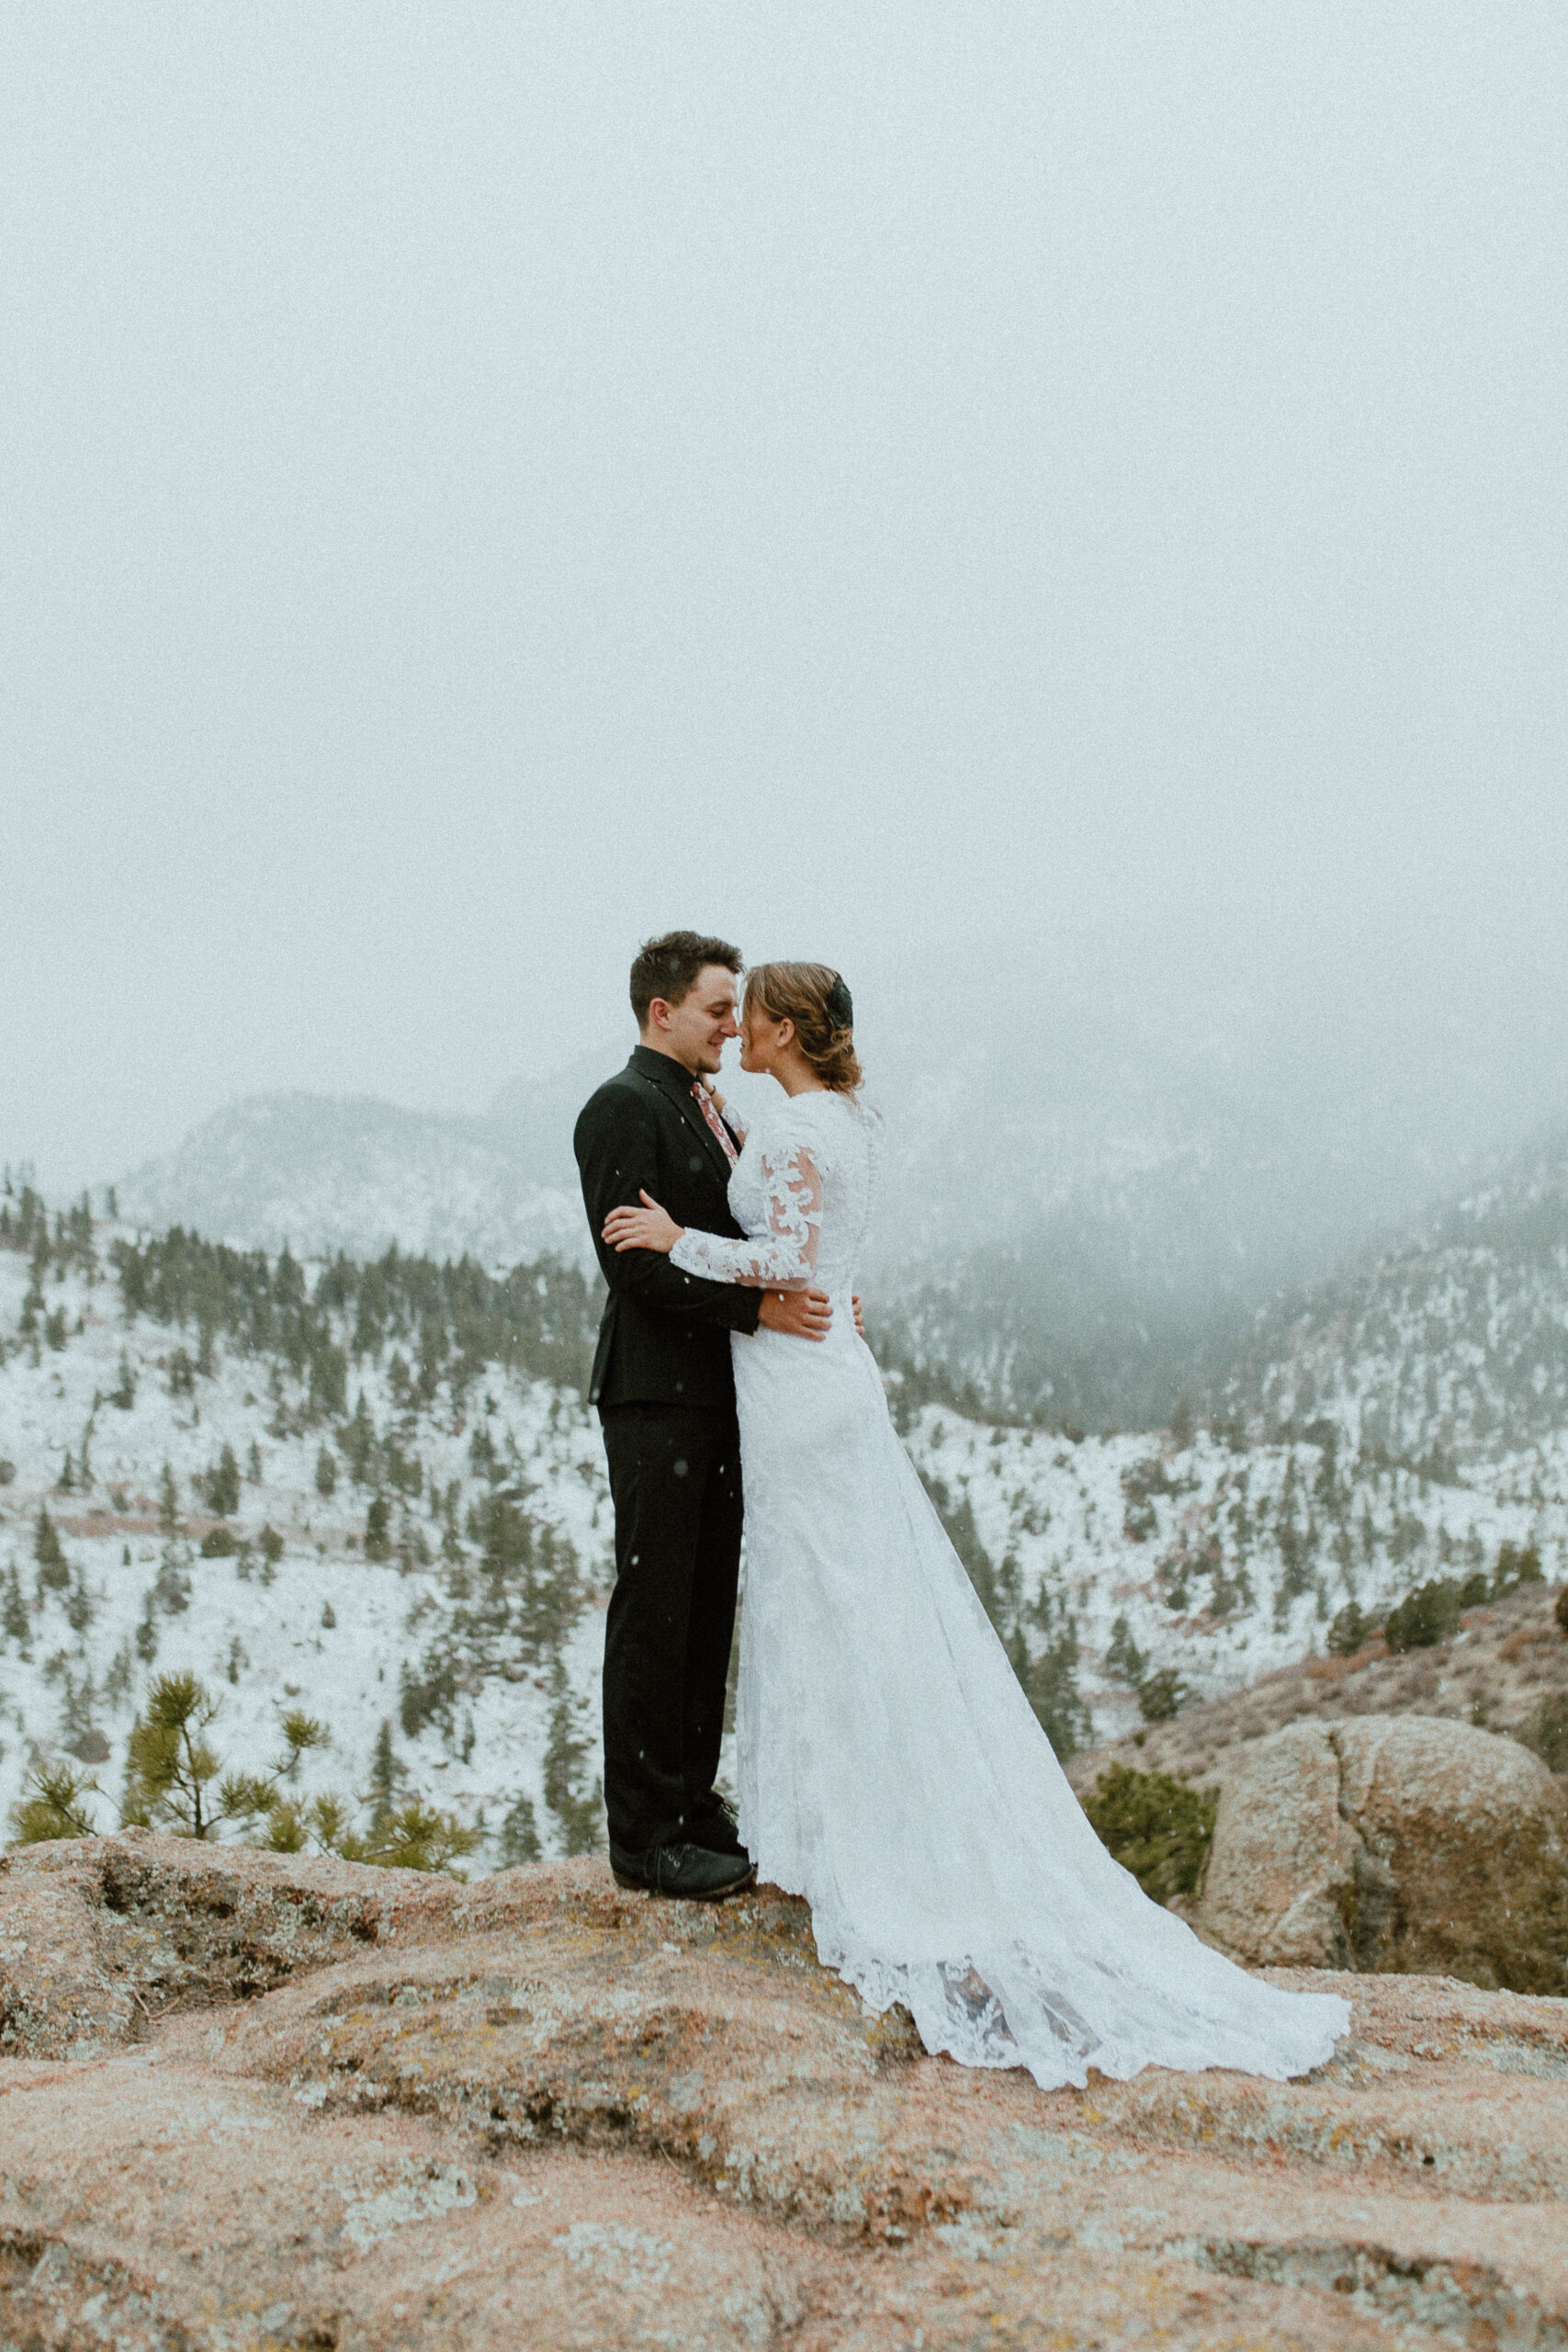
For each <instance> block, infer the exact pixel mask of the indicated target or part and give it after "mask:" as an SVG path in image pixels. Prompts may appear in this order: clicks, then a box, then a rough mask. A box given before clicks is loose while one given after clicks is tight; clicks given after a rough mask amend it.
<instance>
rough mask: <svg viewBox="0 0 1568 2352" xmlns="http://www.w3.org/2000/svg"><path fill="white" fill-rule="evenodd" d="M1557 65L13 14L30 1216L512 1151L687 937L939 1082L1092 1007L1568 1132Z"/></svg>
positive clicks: (7, 199) (1139, 40) (1117, 39)
mask: <svg viewBox="0 0 1568 2352" xmlns="http://www.w3.org/2000/svg"><path fill="white" fill-rule="evenodd" d="M1565 62H1568V24H1565V21H1564V18H1563V17H1562V12H1561V11H1560V10H1557V9H1552V8H1548V7H1546V6H1530V5H1529V4H1528V0H1519V5H1517V6H1512V7H1510V8H1507V9H1506V10H1501V11H1499V10H1496V9H1491V8H1485V7H1483V6H1451V5H1446V0H1426V5H1423V6H1419V7H1416V6H1397V5H1391V6H1385V7H1382V8H1380V9H1378V10H1375V11H1366V10H1361V9H1356V8H1352V7H1350V6H1279V7H1274V8H1269V9H1266V10H1265V9H1258V8H1257V7H1256V6H1221V5H1213V6H1206V7H1204V8H1202V9H1201V10H1193V9H1191V8H1190V7H1179V6H1160V5H1156V6H1140V7H1138V8H1136V9H1134V8H1131V7H1122V6H1077V7H1071V8H1069V7H1060V6H1039V5H1032V6H985V5H975V0H971V5H969V6H965V7H964V8H963V9H933V8H926V7H919V6H900V7H897V8H894V7H891V6H888V7H880V6H863V7H860V8H857V9H854V10H849V11H846V10H843V9H841V8H828V7H822V6H795V7H792V8H790V9H788V10H787V11H786V10H779V9H763V8H760V7H755V6H722V7H721V6H689V5H687V6H668V7H663V8H659V9H649V8H647V7H643V6H611V5H599V0H594V5H590V6H582V5H577V6H558V7H543V6H491V7H477V6H469V7H464V6H443V7H441V8H430V7H421V8H412V7H404V6H395V5H391V4H390V0H377V5H376V6H360V5H346V0H345V4H344V5H337V6H331V7H328V8H324V9H323V8H321V7H320V6H309V7H307V6H277V5H274V6H268V7H267V8H266V9H265V10H256V9H246V10H241V9H196V10H193V9H189V8H185V7H180V8H173V7H160V6H153V5H149V0H138V5H136V6H82V7H79V8H74V9H72V10H68V11H67V10H58V9H51V10H28V11H24V10H19V9H13V10H11V11H9V12H8V13H7V15H6V17H5V20H4V28H3V31H0V184H3V188H4V205H5V212H6V224H7V226H6V237H5V240H4V251H3V254H0V301H3V304H4V313H5V318H6V333H5V335H4V338H3V339H0V384H3V390H0V400H3V402H4V416H3V430H0V478H3V498H4V511H5V517H6V521H5V527H4V531H3V533H0V632H3V644H0V674H3V676H4V680H5V688H6V691H5V695H4V698H3V701H4V707H3V709H0V794H3V796H4V809H3V831H0V842H3V846H4V856H5V871H6V894H5V920H4V925H3V929H0V1156H4V1157H6V1158H9V1159H13V1160H15V1159H29V1160H31V1161H32V1162H34V1163H35V1165H36V1167H37V1169H38V1171H39V1177H40V1180H41V1181H42V1182H44V1183H45V1184H46V1185H49V1186H50V1187H51V1188H53V1189H55V1190H63V1189H64V1188H66V1187H68V1186H76V1185H79V1184H81V1183H83V1182H86V1181H88V1180H94V1181H97V1180H100V1179H103V1178H105V1177H107V1176H110V1175H113V1174H115V1173H117V1172H118V1170H122V1169H124V1168H126V1167H128V1166H129V1165H130V1164H131V1163H132V1162H133V1161H135V1160H136V1159H140V1158H142V1157H143V1156H145V1155H148V1154H150V1153H153V1152H156V1151H159V1150H162V1149H164V1148H166V1147H167V1146H169V1145H170V1144H172V1143H173V1142H174V1141H175V1139H176V1138H177V1136H179V1135H180V1134H181V1132H182V1131H183V1130H184V1129H185V1128H186V1126H188V1125H190V1124H191V1123H192V1122H194V1121H195V1120H197V1119H198V1118H200V1117H202V1116H203V1115H204V1114H207V1113H208V1112H209V1111H210V1110H212V1109H213V1108H214V1107H215V1106H217V1105H218V1104H219V1103H222V1102H224V1101H226V1100H231V1099H233V1098H236V1097H239V1096H242V1095H245V1094H249V1093H252V1092H254V1091H262V1090H268V1089H276V1088H285V1087H304V1088H309V1089H314V1090H321V1091H345V1092H346V1091H352V1092H357V1093H370V1094H376V1095H380V1096H384V1097H386V1098H387V1099H389V1100H390V1101H393V1102H396V1103H403V1104H407V1105H410V1106H412V1107H416V1108H427V1109H437V1110H446V1111H477V1110H479V1109H482V1108H483V1107H484V1106H485V1105H486V1104H487V1103H489V1102H490V1100H491V1097H492V1096H493V1095H494V1094H495V1093H496V1091H497V1090H498V1089H500V1088H501V1087H502V1085H503V1084H504V1083H505V1082H506V1081H507V1080H511V1079H513V1078H514V1077H516V1076H519V1075H522V1076H525V1077H527V1076H538V1075H542V1074H544V1073H547V1072H548V1071H549V1070H550V1069H552V1068H554V1067H556V1066H558V1065H560V1064H562V1063H565V1062H568V1061H570V1060H572V1059H573V1058H575V1057H581V1056H582V1055H584V1054H585V1053H589V1052H591V1051H596V1050H598V1048H599V1047H600V1046H601V1045H604V1046H606V1048H607V1049H608V1047H609V1046H610V1042H611V1041H613V1040H615V1039H616V1038H618V1037H620V1036H621V1035H623V1033H624V1032H625V1030H626V1014H625V1011H624V988H625V973H626V964H627V961H628V959H629V956H630V955H631V953H632V951H633V949H634V948H635V946H636V944H637V941H638V940H639V938H641V937H642V936H643V935H645V934H646V933H649V932H650V931H652V930H655V929H662V928H664V927H666V926H668V925H671V924H673V923H678V922H690V923H694V924H698V925H701V926H702V927H703V928H705V929H706V928H714V929H716V930H718V931H720V932H723V933H727V934H728V935H729V936H731V937H733V938H735V939H736V940H737V941H738V942H739V944H741V946H742V947H743V948H744V949H745V951H746V952H747V954H748V955H749V956H752V957H757V956H764V955H770V954H779V953H784V954H790V953H795V954H806V955H811V956H822V957H825V958H827V959H829V960H830V961H832V962H833V963H835V964H837V965H839V966H840V967H841V968H842V969H843V970H844V971H845V972H846V973H847V974H848V975H849V977H850V978H851V980H852V984H853V986H854V988H855V990H856V994H857V998H858V1000H859V1001H860V1004H861V1006H862V1008H863V1013H864V1023H865V1028H866V1034H867V1037H868V1041H869V1040H872V1039H874V1040H877V1041H878V1042H885V1043H886V1050H887V1051H888V1053H889V1054H890V1055H896V1057H897V1059H898V1061H899V1063H900V1066H901V1067H904V1068H908V1067H909V1066H910V1065H919V1064H920V1063H921V1062H922V1061H925V1060H928V1059H929V1062H930V1064H931V1069H933V1071H935V1072H937V1073H938V1074H940V1073H941V1071H942V1070H944V1069H951V1068H953V1066H954V1065H955V1064H973V1065H976V1066H985V1067H996V1068H998V1069H1005V1068H1006V1067H1008V1066H1009V1064H1010V1062H1012V1061H1018V1060H1021V1061H1023V1062H1027V1061H1028V1058H1029V1056H1030V1054H1031V1052H1032V1049H1033V1046H1034V1045H1035V1044H1037V1043H1038V1040H1039V1038H1040V1036H1041V1035H1042V1034H1043V1033H1044V1032H1048V1031H1051V1030H1052V1028H1053V1024H1056V1025H1057V1026H1059V1025H1061V1024H1062V1023H1068V1024H1072V1023H1079V1024H1081V1023H1083V1021H1084V1020H1085V1018H1086V1012H1085V1009H1086V1008H1098V1009H1099V1011H1100V1013H1101V1015H1102V1016H1103V1018H1104V1021H1105V1024H1106V1037H1107V1046H1106V1050H1107V1051H1108V1052H1110V1051H1113V1050H1114V1051H1120V1050H1122V1048H1123V1047H1124V1046H1126V1044H1127V1041H1128V1040H1132V1041H1133V1044H1134V1048H1135V1046H1136V1042H1137V1040H1139V1039H1140V1038H1147V1039H1149V1040H1152V1041H1154V1044H1155V1045H1156V1046H1159V1048H1160V1049H1161V1050H1164V1049H1166V1048H1167V1047H1168V1046H1171V1045H1172V1043H1173V1041H1174V1044H1175V1045H1176V1046H1179V1048H1180V1049H1181V1051H1182V1052H1183V1053H1185V1054H1187V1055H1189V1056H1191V1055H1194V1054H1197V1055H1201V1054H1202V1053H1206V1052H1213V1054H1216V1055H1218V1056H1220V1057H1227V1056H1228V1057H1230V1058H1231V1060H1232V1061H1233V1062H1235V1060H1236V1059H1237V1057H1239V1059H1240V1061H1241V1063H1242V1064H1243V1065H1244V1066H1245V1067H1247V1068H1248V1069H1251V1068H1256V1070H1257V1072H1258V1086H1259V1089H1260V1091H1261V1090H1266V1089H1278V1087H1279V1086H1280V1084H1281V1083H1286V1084H1290V1085H1297V1086H1299V1087H1300V1088H1301V1089H1302V1090H1303V1091H1309V1090H1311V1089H1313V1088H1320V1087H1323V1086H1324V1085H1325V1084H1329V1083H1330V1080H1331V1077H1332V1072H1333V1070H1334V1069H1335V1067H1336V1065H1337V1064H1340V1063H1344V1064H1354V1066H1355V1068H1356V1069H1357V1071H1358V1072H1359V1078H1358V1081H1357V1083H1358V1085H1359V1087H1360V1089H1361V1091H1362V1093H1363V1095H1364V1094H1366V1093H1368V1092H1369V1091H1371V1092H1375V1091H1377V1089H1378V1084H1379V1078H1378V1073H1379V1068H1380V1060H1382V1059H1386V1062H1387V1065H1388V1068H1389V1070H1390V1072H1391V1073H1392V1074H1393V1076H1392V1079H1391V1084H1390V1087H1389V1088H1388V1089H1387V1090H1385V1092H1386V1099H1387V1101H1388V1102H1389V1103H1391V1104H1395V1105H1396V1104H1397V1103H1398V1102H1400V1101H1403V1100H1404V1098H1405V1096H1411V1097H1414V1096H1416V1095H1418V1096H1419V1097H1420V1100H1421V1102H1422V1103H1423V1104H1424V1105H1425V1106H1426V1108H1425V1109H1424V1110H1423V1112H1422V1114H1421V1115H1422V1117H1423V1118H1426V1119H1427V1121H1428V1125H1430V1127H1431V1129H1432V1131H1433V1132H1438V1131H1440V1130H1442V1128H1443V1126H1444V1123H1445V1122H1448V1123H1449V1124H1450V1125H1451V1127H1452V1130H1453V1133H1454V1136H1455V1139H1456V1143H1457V1141H1459V1140H1461V1139H1463V1138H1467V1137H1471V1136H1476V1135H1480V1134H1483V1132H1485V1131H1486V1130H1487V1129H1488V1128H1489V1127H1491V1126H1494V1125H1496V1124H1497V1123H1498V1122H1499V1121H1501V1122H1502V1123H1503V1124H1505V1125H1506V1124H1507V1122H1508V1121H1509V1120H1510V1119H1511V1118H1512V1117H1513V1116H1514V1115H1515V1114H1517V1116H1518V1118H1519V1119H1520V1120H1521V1121H1523V1120H1524V1119H1525V1118H1526V1117H1527V1116H1534V1115H1536V1114H1538V1113H1539V1112H1540V1111H1542V1110H1545V1109H1551V1108H1552V1107H1553V1106H1554V1105H1557V1106H1561V1105H1562V1103H1563V1101H1564V1100H1565V1099H1568V1098H1565V1097H1564V1096H1563V1094H1562V1074H1563V1068H1564V1039H1565V1035H1568V1024H1565V1023H1564V1016H1563V1012H1562V952H1563V948H1564V944H1565V929H1568V925H1565V910H1568V889H1565V884H1568V811H1565V795H1564V782H1563V774H1562V741H1563V729H1562V718H1563V698H1564V697H1563V662H1562V614H1563V607H1564V585H1565V581H1564V548H1565V546H1568V535H1565V529H1564V526H1565V522H1568V516H1565V514H1564V505H1565V499H1564V463H1563V448H1562V416H1563V415H1564V413H1568V384H1565V382H1564V375H1565V370H1564V356H1565V342H1568V328H1565V322H1568V299H1565V295H1568V288H1564V284H1563V277H1564V267H1563V256H1564V254H1565V253H1568V218H1565V215H1568V205H1565V202H1564V185H1563V168H1562V109H1563V106H1564V101H1565V97H1568V89H1565V78H1568V77H1565V75H1564V65H1565ZM1325 1073H1328V1074H1329V1076H1328V1077H1327V1078H1325ZM1330 1091H1332V1088H1331V1087H1330Z"/></svg>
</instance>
